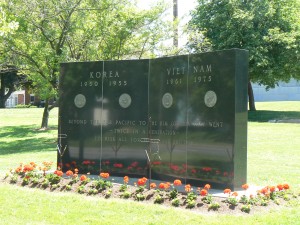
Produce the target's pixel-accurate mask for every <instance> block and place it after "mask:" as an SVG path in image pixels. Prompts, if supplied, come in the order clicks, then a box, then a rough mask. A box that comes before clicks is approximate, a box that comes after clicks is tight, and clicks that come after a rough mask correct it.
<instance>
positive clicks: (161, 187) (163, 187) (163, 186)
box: [158, 183, 166, 189]
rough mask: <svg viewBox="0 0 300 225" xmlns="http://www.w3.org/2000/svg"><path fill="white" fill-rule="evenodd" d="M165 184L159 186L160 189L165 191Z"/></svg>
mask: <svg viewBox="0 0 300 225" xmlns="http://www.w3.org/2000/svg"><path fill="white" fill-rule="evenodd" d="M165 186H166V185H165V183H160V184H159V185H158V187H159V188H160V189H165Z"/></svg>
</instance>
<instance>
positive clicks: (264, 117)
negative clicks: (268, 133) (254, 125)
mask: <svg viewBox="0 0 300 225" xmlns="http://www.w3.org/2000/svg"><path fill="white" fill-rule="evenodd" d="M293 119H297V120H300V112H297V111H271V110H257V111H249V112H248V121H250V122H269V121H278V120H286V122H288V120H293Z"/></svg>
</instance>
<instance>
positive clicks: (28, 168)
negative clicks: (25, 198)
mask: <svg viewBox="0 0 300 225" xmlns="http://www.w3.org/2000/svg"><path fill="white" fill-rule="evenodd" d="M32 170H34V167H33V166H32V165H25V166H24V168H23V172H24V173H26V172H30V171H32Z"/></svg>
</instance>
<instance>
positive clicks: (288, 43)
mask: <svg viewBox="0 0 300 225" xmlns="http://www.w3.org/2000/svg"><path fill="white" fill-rule="evenodd" d="M198 3H199V5H198V6H197V8H196V9H195V11H194V12H193V14H192V20H191V21H190V28H191V29H192V30H194V32H198V33H200V34H202V35H204V36H205V37H206V38H207V39H208V40H209V43H210V46H209V47H210V48H211V49H213V50H221V49H228V48H242V49H247V50H249V57H250V58H249V74H250V76H249V83H248V84H249V85H248V94H249V108H250V110H255V104H254V97H253V92H252V86H251V83H250V81H252V82H258V83H259V84H262V85H266V87H267V89H269V88H273V87H275V85H276V84H277V83H278V82H279V81H289V80H290V79H291V78H292V77H294V78H298V79H299V78H300V74H299V71H300V63H299V62H300V61H299V60H300V47H299V46H300V22H299V18H300V2H299V0H198ZM196 40H198V39H196ZM200 41H202V43H203V42H204V41H205V39H202V40H200ZM202 43H196V42H191V43H190V46H191V47H192V48H193V49H194V50H195V51H197V50H201V49H203V44H202ZM206 47H207V45H206Z"/></svg>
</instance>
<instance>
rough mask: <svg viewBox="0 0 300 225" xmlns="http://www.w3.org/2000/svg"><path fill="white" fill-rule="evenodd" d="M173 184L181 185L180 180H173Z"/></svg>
mask: <svg viewBox="0 0 300 225" xmlns="http://www.w3.org/2000/svg"><path fill="white" fill-rule="evenodd" d="M174 185H175V186H180V185H182V183H181V180H174Z"/></svg>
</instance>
